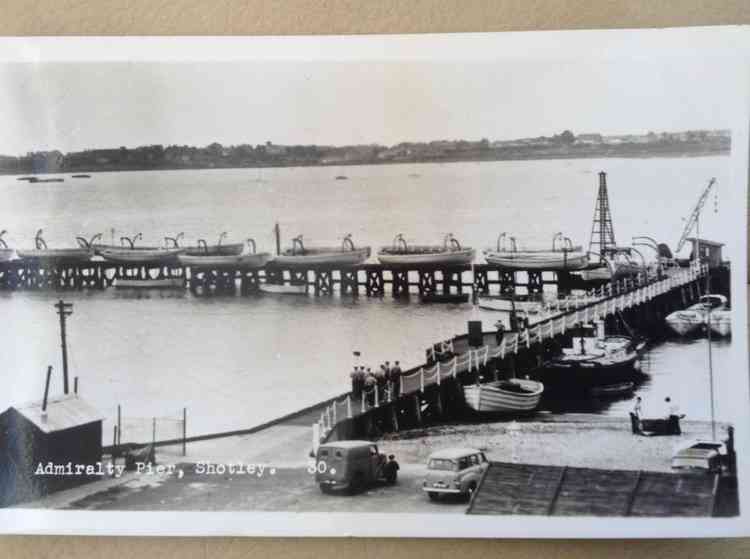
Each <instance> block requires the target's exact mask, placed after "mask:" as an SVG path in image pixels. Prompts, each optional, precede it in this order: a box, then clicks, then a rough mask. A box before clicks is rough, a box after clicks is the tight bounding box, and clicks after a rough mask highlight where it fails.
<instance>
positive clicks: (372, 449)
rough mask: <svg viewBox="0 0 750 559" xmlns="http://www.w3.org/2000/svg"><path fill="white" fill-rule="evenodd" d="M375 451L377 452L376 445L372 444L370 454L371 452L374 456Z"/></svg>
mask: <svg viewBox="0 0 750 559" xmlns="http://www.w3.org/2000/svg"><path fill="white" fill-rule="evenodd" d="M377 453H378V447H376V446H374V445H373V446H371V447H370V454H371V455H372V456H375V455H376V454H377Z"/></svg>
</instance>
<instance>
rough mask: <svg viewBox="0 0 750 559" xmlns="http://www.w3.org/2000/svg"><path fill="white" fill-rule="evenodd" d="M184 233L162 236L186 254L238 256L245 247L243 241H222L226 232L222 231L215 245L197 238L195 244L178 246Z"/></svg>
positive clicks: (165, 240)
mask: <svg viewBox="0 0 750 559" xmlns="http://www.w3.org/2000/svg"><path fill="white" fill-rule="evenodd" d="M184 235H185V234H184V233H180V234H179V235H177V236H176V237H164V242H165V243H166V244H167V246H169V247H170V248H182V249H183V254H186V255H188V256H201V257H202V256H239V255H240V254H242V251H243V250H244V248H245V245H244V244H243V243H227V244H225V243H224V239H225V238H226V237H227V233H226V232H223V233H222V234H221V235H219V242H217V243H216V244H215V245H209V244H206V241H205V240H203V239H199V240H198V244H197V245H196V246H186V247H180V245H179V241H180V239H181V238H182V237H183V236H184Z"/></svg>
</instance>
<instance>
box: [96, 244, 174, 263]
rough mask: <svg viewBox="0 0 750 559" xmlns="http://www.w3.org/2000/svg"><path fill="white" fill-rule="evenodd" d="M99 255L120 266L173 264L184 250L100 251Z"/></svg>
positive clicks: (108, 249) (107, 249) (109, 249)
mask: <svg viewBox="0 0 750 559" xmlns="http://www.w3.org/2000/svg"><path fill="white" fill-rule="evenodd" d="M98 252H99V255H100V256H101V257H102V258H104V259H105V260H108V261H110V262H118V263H120V264H172V263H176V262H177V257H178V255H180V254H181V253H182V249H180V248H175V249H155V250H154V249H123V248H120V249H111V248H103V249H99V251H98Z"/></svg>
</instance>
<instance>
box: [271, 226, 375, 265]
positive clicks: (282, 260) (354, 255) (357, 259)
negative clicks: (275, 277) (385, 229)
mask: <svg viewBox="0 0 750 559" xmlns="http://www.w3.org/2000/svg"><path fill="white" fill-rule="evenodd" d="M370 253H371V251H370V247H369V246H367V247H360V248H357V247H355V246H354V242H353V241H352V236H351V234H349V235H346V236H345V237H344V240H343V242H342V243H341V246H340V247H315V248H306V247H305V245H304V244H303V242H302V235H298V236H297V237H295V238H294V239H292V248H289V249H287V250H285V251H284V252H283V253H281V254H279V255H278V256H276V257H275V258H274V259H273V264H274V265H276V266H278V267H280V268H283V267H289V268H309V267H314V266H341V267H351V266H356V265H358V264H362V263H363V262H364V261H365V260H367V259H368V258H369V257H370Z"/></svg>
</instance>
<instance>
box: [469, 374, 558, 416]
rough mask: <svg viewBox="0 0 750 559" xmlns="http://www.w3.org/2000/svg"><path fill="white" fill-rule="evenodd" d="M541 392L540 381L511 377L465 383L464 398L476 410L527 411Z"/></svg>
mask: <svg viewBox="0 0 750 559" xmlns="http://www.w3.org/2000/svg"><path fill="white" fill-rule="evenodd" d="M543 392H544V385H543V384H542V383H541V382H537V381H533V380H524V379H511V380H500V381H495V382H488V383H484V384H471V385H466V386H464V399H465V400H466V405H467V406H469V407H470V408H471V409H473V410H474V411H477V412H484V413H513V412H529V411H533V410H535V409H536V407H537V406H538V405H539V400H540V399H541V397H542V393H543Z"/></svg>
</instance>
